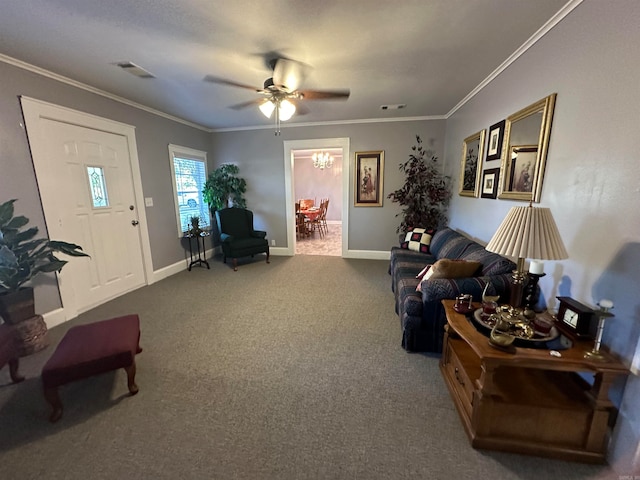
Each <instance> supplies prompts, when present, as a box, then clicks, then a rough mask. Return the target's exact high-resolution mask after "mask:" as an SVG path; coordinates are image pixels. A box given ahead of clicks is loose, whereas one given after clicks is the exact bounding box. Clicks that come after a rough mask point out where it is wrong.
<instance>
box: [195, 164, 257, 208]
mask: <svg viewBox="0 0 640 480" xmlns="http://www.w3.org/2000/svg"><path fill="white" fill-rule="evenodd" d="M239 171H240V169H239V168H238V166H237V165H233V164H230V163H223V164H222V165H220V166H219V167H218V168H217V169H216V170H215V171H214V172H213V173H210V174H209V177H208V178H207V181H206V182H205V184H204V189H203V190H202V197H203V198H204V201H205V202H207V203H208V204H209V207H210V208H211V210H212V211H216V210H222V209H223V208H227V207H228V206H229V202H232V203H233V206H234V207H239V208H246V206H247V202H246V200H245V198H244V194H245V192H246V191H247V182H246V181H245V179H244V178H240V177H238V176H237V175H238V172H239Z"/></svg>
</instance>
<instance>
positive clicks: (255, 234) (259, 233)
mask: <svg viewBox="0 0 640 480" xmlns="http://www.w3.org/2000/svg"><path fill="white" fill-rule="evenodd" d="M251 236H252V237H255V238H266V237H267V232H265V231H263V230H253V231H252V232H251Z"/></svg>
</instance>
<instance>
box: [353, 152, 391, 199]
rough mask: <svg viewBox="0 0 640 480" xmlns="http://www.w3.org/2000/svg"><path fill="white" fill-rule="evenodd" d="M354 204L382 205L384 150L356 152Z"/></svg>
mask: <svg viewBox="0 0 640 480" xmlns="http://www.w3.org/2000/svg"><path fill="white" fill-rule="evenodd" d="M355 161H356V165H355V170H354V172H355V175H354V178H355V185H354V189H353V191H354V197H355V201H354V205H355V206H356V207H381V206H382V191H383V188H382V187H383V184H384V182H383V175H384V150H379V151H373V152H356V154H355Z"/></svg>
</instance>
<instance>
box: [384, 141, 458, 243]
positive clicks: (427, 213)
mask: <svg viewBox="0 0 640 480" xmlns="http://www.w3.org/2000/svg"><path fill="white" fill-rule="evenodd" d="M416 141H417V145H414V146H413V147H411V150H413V153H412V154H411V155H409V160H407V161H406V162H403V163H400V170H401V171H402V172H403V173H404V174H405V176H406V180H405V182H404V185H403V186H402V187H401V188H400V189H398V190H396V191H394V192H391V193H390V194H389V195H387V198H389V199H390V200H391V201H392V202H397V203H399V204H400V205H402V207H403V208H402V212H400V213H398V214H397V215H396V217H398V216H402V222H401V223H400V225H399V226H398V228H397V229H396V232H397V233H400V232H407V231H409V230H411V229H412V228H416V227H422V228H427V229H438V228H440V227H443V226H445V225H446V224H447V220H448V219H447V215H446V209H447V206H448V205H449V199H450V198H451V190H450V185H449V177H448V176H446V175H443V174H442V173H440V172H439V171H438V168H437V166H438V157H436V156H435V155H434V153H433V152H432V151H431V150H426V149H425V148H424V147H423V146H422V139H421V138H420V136H419V135H416Z"/></svg>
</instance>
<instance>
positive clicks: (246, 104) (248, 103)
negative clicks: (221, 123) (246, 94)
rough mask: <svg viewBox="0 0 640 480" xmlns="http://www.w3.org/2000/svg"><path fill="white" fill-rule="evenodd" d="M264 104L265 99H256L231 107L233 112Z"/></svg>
mask: <svg viewBox="0 0 640 480" xmlns="http://www.w3.org/2000/svg"><path fill="white" fill-rule="evenodd" d="M262 102H264V98H256V99H255V100H249V101H248V102H242V103H236V104H235V105H231V106H229V108H230V109H232V110H242V109H243V108H247V107H250V106H252V105H260V104H261V103H262Z"/></svg>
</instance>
